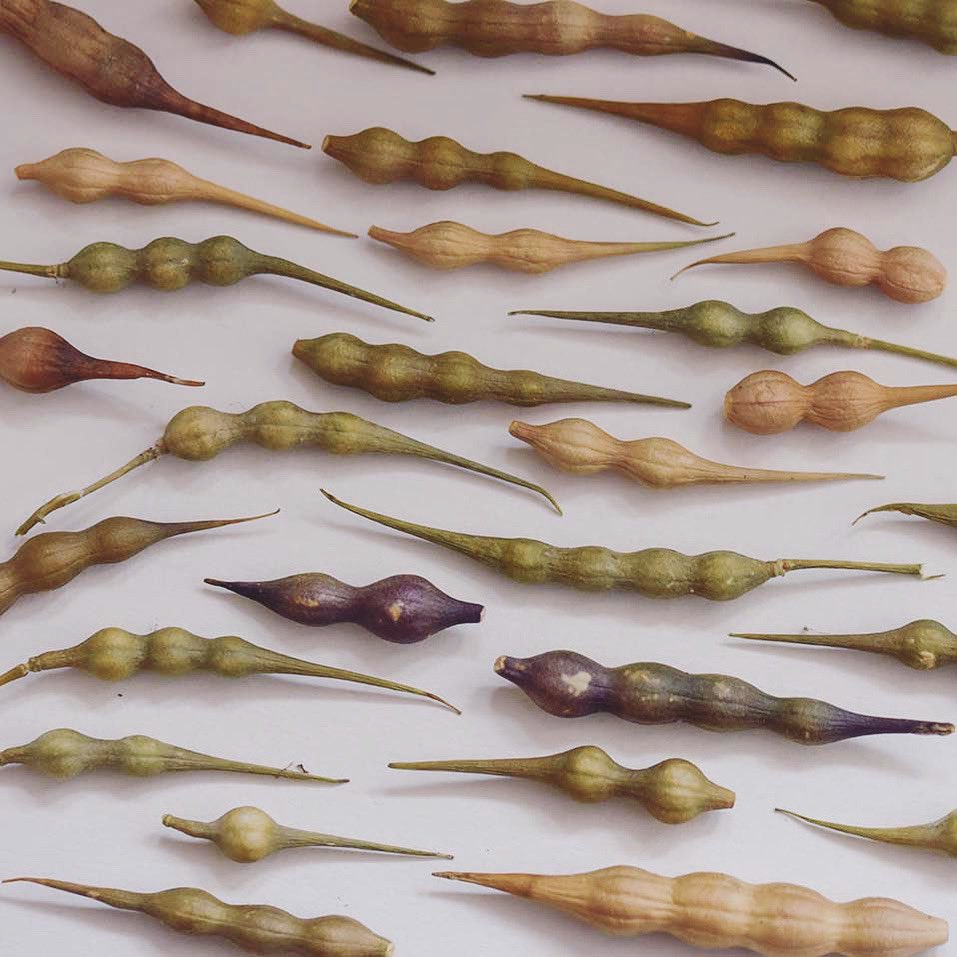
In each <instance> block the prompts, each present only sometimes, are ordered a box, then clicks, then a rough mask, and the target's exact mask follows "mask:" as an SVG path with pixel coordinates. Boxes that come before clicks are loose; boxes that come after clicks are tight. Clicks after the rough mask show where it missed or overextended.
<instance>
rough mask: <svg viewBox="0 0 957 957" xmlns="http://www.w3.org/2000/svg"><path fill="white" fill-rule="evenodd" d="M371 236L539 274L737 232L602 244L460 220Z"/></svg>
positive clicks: (426, 256)
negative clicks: (486, 228) (488, 228)
mask: <svg viewBox="0 0 957 957" xmlns="http://www.w3.org/2000/svg"><path fill="white" fill-rule="evenodd" d="M369 235H370V236H371V237H372V238H373V239H377V240H378V241H379V242H382V243H387V244H388V245H390V246H392V247H394V248H395V249H398V250H399V251H400V252H404V253H406V255H409V256H412V257H413V258H414V259H417V260H418V261H419V262H420V263H424V264H425V265H426V266H432V267H433V268H434V269H461V268H462V267H463V266H474V265H475V264H476V263H493V264H494V265H496V266H501V267H502V269H509V270H511V271H512V272H524V273H532V274H539V273H544V272H549V271H550V270H552V269H557V268H558V267H559V266H566V265H568V264H569V263H579V262H588V261H590V260H592V259H605V258H607V257H609V256H632V255H635V254H637V253H653V252H661V251H662V250H667V249H684V248H685V247H687V246H700V245H701V244H702V243H713V242H717V241H718V240H719V239H727V238H728V237H730V236H733V235H734V233H728V234H727V235H726V236H711V237H709V238H708V239H693V240H688V241H686V242H676V243H674V242H669V243H600V242H585V241H584V240H577V239H565V238H563V237H562V236H555V235H553V234H552V233H543V232H541V231H540V230H538V229H514V230H512V231H511V232H510V233H498V234H497V235H491V234H489V233H480V232H479V231H478V230H477V229H472V228H470V227H469V226H463V225H462V224H461V223H452V222H448V221H445V222H441V223H431V224H430V225H428V226H420V227H419V228H418V229H416V230H415V231H414V232H411V233H396V232H392V231H391V230H388V229H382V228H381V227H380V226H372V227H371V228H370V229H369Z"/></svg>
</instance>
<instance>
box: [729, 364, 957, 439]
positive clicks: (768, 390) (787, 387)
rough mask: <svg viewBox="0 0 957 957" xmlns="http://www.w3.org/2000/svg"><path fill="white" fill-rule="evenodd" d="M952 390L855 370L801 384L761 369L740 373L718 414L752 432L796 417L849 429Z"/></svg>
mask: <svg viewBox="0 0 957 957" xmlns="http://www.w3.org/2000/svg"><path fill="white" fill-rule="evenodd" d="M955 395H957V385H913V386H904V387H891V386H886V385H881V384H880V383H879V382H875V381H874V380H873V379H871V378H870V377H869V376H866V375H864V374H863V373H861V372H832V373H831V374H830V375H826V376H824V377H823V378H821V379H818V380H817V382H812V383H811V384H810V385H801V383H800V382H796V381H795V380H794V379H792V378H791V376H789V375H788V374H787V373H786V372H779V371H778V370H776V369H765V370H764V371H762V372H753V373H752V374H751V375H749V376H747V377H746V378H744V379H742V380H741V381H740V382H739V383H738V384H737V385H736V386H735V387H734V388H733V389H731V390H730V391H729V392H728V394H727V395H726V396H725V397H724V417H725V418H726V419H727V420H728V421H729V422H730V423H731V424H732V425H736V426H737V427H738V428H739V429H744V431H745V432H751V433H752V434H753V435H778V434H780V433H781V432H787V431H789V430H790V429H793V428H794V427H795V426H797V425H799V424H800V423H801V422H812V423H813V424H814V425H819V426H820V427H821V428H822V429H829V430H830V431H831V432H853V431H855V429H861V428H863V427H864V426H865V425H869V424H870V423H871V422H873V421H874V419H876V418H877V417H878V416H879V415H881V414H882V413H884V412H887V411H888V410H890V409H899V408H901V407H902V406H905V405H917V404H918V403H921V402H934V401H936V400H937V399H948V398H951V397H952V396H955Z"/></svg>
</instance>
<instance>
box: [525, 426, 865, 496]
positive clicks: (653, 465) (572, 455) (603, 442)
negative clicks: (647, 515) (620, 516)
mask: <svg viewBox="0 0 957 957" xmlns="http://www.w3.org/2000/svg"><path fill="white" fill-rule="evenodd" d="M508 431H509V433H510V434H511V435H514V436H515V438H516V439H521V441H522V442H527V443H528V444H529V445H530V446H531V447H532V448H533V449H535V451H536V452H538V454H539V455H541V457H542V458H543V459H545V461H546V462H548V463H549V465H553V466H554V467H555V468H557V469H561V470H562V471H563V472H571V473H572V474H573V475H595V474H597V473H599V472H606V471H608V470H609V469H614V470H615V471H617V472H621V473H622V474H623V475H627V476H628V478H630V479H634V480H635V481H636V482H641V484H642V485H650V486H651V487H652V488H680V487H682V486H685V485H703V484H709V485H716V484H717V485H721V484H728V483H737V482H821V481H835V480H845V479H880V478H883V476H881V475H864V474H860V473H850V472H779V471H772V470H768V469H750V468H741V467H739V466H736V465H723V464H721V463H720V462H712V461H711V460H710V459H703V458H701V457H700V456H699V455H695V454H694V453H693V452H689V451H688V450H687V449H686V448H685V447H684V446H683V445H679V444H678V443H677V442H673V441H672V440H671V439H663V438H653V439H634V440H632V441H630V442H626V441H624V440H622V439H618V438H616V437H615V436H613V435H609V434H608V433H607V432H605V431H604V429H600V428H599V427H598V426H597V425H595V424H594V423H593V422H589V421H588V420H587V419H560V420H559V421H558V422H550V423H549V424H548V425H530V424H528V423H527V422H513V423H512V424H511V425H510V426H509V428H508Z"/></svg>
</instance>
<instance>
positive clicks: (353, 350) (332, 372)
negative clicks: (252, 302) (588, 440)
mask: <svg viewBox="0 0 957 957" xmlns="http://www.w3.org/2000/svg"><path fill="white" fill-rule="evenodd" d="M292 354H293V355H294V356H295V357H296V358H297V359H299V360H300V361H301V362H304V363H305V364H306V365H307V366H308V367H309V368H310V369H312V371H313V372H315V373H316V375H318V376H319V377H320V378H322V379H324V380H325V381H326V382H331V383H332V384H333V385H344V386H349V387H350V388H352V389H362V390H363V391H364V392H368V393H369V394H370V395H374V396H375V397H376V398H377V399H382V400H383V401H384V402H408V401H410V400H411V399H432V400H434V401H435V402H444V403H446V404H448V405H464V404H466V403H469V402H482V401H489V402H504V403H506V404H507V405H520V406H535V405H545V404H547V403H551V402H637V403H642V404H650V405H659V406H667V407H669V408H673V409H690V408H691V406H690V405H689V404H688V403H687V402H679V401H676V400H675V399H663V398H661V397H660V396H654V395H642V394H640V393H637V392H626V391H623V390H621V389H608V388H605V387H604V386H597V385H587V384H585V383H583V382H572V381H570V380H568V379H556V378H554V377H553V376H547V375H542V374H541V373H539V372H532V371H529V370H528V369H493V368H492V367H491V366H487V365H483V364H482V363H481V362H479V361H478V359H476V358H474V357H473V356H470V355H468V354H467V353H465V352H442V353H439V354H438V355H431V356H430V355H425V354H424V353H421V352H417V351H416V350H415V349H413V348H411V347H410V346H405V345H401V344H400V343H397V342H392V343H388V344H382V345H373V344H372V343H369V342H363V341H362V339H359V338H358V337H357V336H353V335H350V334H349V333H347V332H333V333H330V334H329V335H326V336H320V337H319V338H318V339H300V340H299V341H298V342H297V343H296V344H295V345H294V346H293V349H292Z"/></svg>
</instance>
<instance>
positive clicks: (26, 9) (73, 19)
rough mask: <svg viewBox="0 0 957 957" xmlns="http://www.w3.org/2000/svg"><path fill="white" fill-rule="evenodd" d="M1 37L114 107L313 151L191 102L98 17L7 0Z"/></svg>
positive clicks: (34, 1) (0, 11) (0, 13)
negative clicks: (5, 35)
mask: <svg viewBox="0 0 957 957" xmlns="http://www.w3.org/2000/svg"><path fill="white" fill-rule="evenodd" d="M0 32H3V33H9V34H10V36H12V37H15V38H16V39H17V40H19V41H20V42H21V43H22V44H23V45H24V46H25V47H27V49H28V50H31V51H32V52H33V53H34V54H35V55H36V56H37V57H39V59H41V60H43V62H44V63H46V65H47V66H49V67H52V68H53V69H54V70H56V72H57V73H59V74H61V75H62V76H65V77H66V78H67V79H69V80H73V82H74V83H77V84H79V85H80V86H82V87H83V89H84V90H86V92H87V93H89V94H90V95H91V96H94V97H96V99H98V100H100V102H102V103H108V104H109V105H110V106H123V107H135V108H137V109H142V110H159V111H160V112H162V113H175V114H177V115H178V116H185V117H186V118H187V119H189V120H196V121H197V122H198V123H207V124H209V125H210V126H219V127H221V128H222V129H224V130H233V131H235V132H237V133H249V134H250V135H252V136H262V137H265V138H266V139H269V140H275V141H276V142H278V143H287V144H289V145H290V146H298V147H301V148H302V149H306V150H307V149H310V148H311V147H310V146H309V144H308V143H300V142H299V140H293V139H290V138H289V137H287V136H280V135H279V134H278V133H273V132H271V131H270V130H264V129H263V128H262V127H260V126H254V125H253V124H252V123H247V122H246V121H245V120H240V119H237V118H236V117H235V116H230V115H229V114H228V113H223V112H221V111H220V110H215V109H213V108H212V107H211V106H204V105H203V104H201V103H197V102H196V101H195V100H190V99H187V98H186V97H185V96H183V94H182V93H179V92H178V91H177V90H174V89H173V88H172V87H171V86H170V85H169V84H168V83H167V82H166V81H165V80H164V79H163V78H162V77H161V76H160V75H159V73H158V72H157V70H156V67H155V65H154V64H153V61H152V60H151V59H150V58H149V57H148V56H147V55H146V54H145V53H144V52H143V51H142V50H141V49H140V48H139V47H138V46H134V45H133V44H132V43H130V42H129V41H128V40H124V39H122V38H121V37H116V36H113V34H112V33H107V31H106V30H104V29H103V27H101V26H100V25H99V23H97V22H96V20H94V19H93V18H92V17H89V16H87V15H86V14H85V13H82V12H81V11H79V10H75V9H74V8H73V7H68V6H66V5H65V4H62V3H54V2H53V0H3V3H2V4H0Z"/></svg>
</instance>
